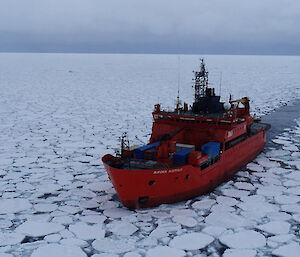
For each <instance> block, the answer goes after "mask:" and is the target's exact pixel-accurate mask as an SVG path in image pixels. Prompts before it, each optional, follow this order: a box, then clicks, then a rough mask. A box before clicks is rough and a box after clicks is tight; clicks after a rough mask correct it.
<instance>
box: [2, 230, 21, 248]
mask: <svg viewBox="0 0 300 257" xmlns="http://www.w3.org/2000/svg"><path fill="white" fill-rule="evenodd" d="M24 238H25V236H24V235H22V234H19V233H14V232H13V233H0V246H6V245H15V244H19V243H21V242H22V241H23V239H24Z"/></svg>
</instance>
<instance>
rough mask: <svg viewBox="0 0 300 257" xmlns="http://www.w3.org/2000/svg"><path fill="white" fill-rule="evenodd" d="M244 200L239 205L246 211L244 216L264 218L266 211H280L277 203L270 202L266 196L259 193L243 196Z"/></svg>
mask: <svg viewBox="0 0 300 257" xmlns="http://www.w3.org/2000/svg"><path fill="white" fill-rule="evenodd" d="M242 201H243V202H241V203H239V204H238V207H239V208H241V209H242V210H243V211H244V213H243V216H247V217H250V218H251V219H258V218H262V217H264V216H265V215H266V213H272V212H278V210H279V207H278V206H277V205H274V204H270V203H268V202H267V201H266V198H265V197H263V196H259V195H252V196H249V197H243V198H242ZM246 214H247V215H246Z"/></svg>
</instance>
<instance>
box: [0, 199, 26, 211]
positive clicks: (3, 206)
mask: <svg viewBox="0 0 300 257" xmlns="http://www.w3.org/2000/svg"><path fill="white" fill-rule="evenodd" d="M31 206H32V205H31V203H30V202H29V201H28V200H27V199H23V198H12V199H0V214H7V213H18V212H21V211H26V210H27V211H28V209H30V208H31Z"/></svg>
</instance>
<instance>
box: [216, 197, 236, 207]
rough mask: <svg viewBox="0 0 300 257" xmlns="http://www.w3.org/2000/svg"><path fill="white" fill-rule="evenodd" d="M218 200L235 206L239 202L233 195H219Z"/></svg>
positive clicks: (223, 203) (220, 202)
mask: <svg viewBox="0 0 300 257" xmlns="http://www.w3.org/2000/svg"><path fill="white" fill-rule="evenodd" d="M217 202H218V203H219V204H222V205H228V206H234V205H236V204H237V203H238V201H237V200H236V199H234V198H232V197H227V196H218V197H217Z"/></svg>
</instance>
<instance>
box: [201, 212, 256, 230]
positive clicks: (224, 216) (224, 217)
mask: <svg viewBox="0 0 300 257" xmlns="http://www.w3.org/2000/svg"><path fill="white" fill-rule="evenodd" d="M205 223H207V224H210V225H213V226H220V227H224V228H237V227H243V226H247V225H249V224H251V223H250V222H249V221H248V220H247V219H245V218H243V217H242V216H238V215H236V214H233V213H229V212H224V213H219V212H212V213H211V214H209V215H208V216H207V217H206V218H205Z"/></svg>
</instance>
